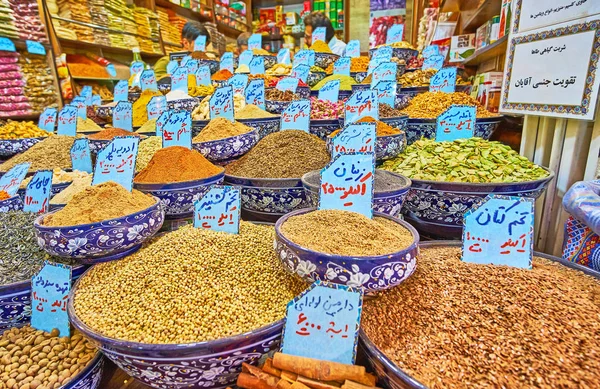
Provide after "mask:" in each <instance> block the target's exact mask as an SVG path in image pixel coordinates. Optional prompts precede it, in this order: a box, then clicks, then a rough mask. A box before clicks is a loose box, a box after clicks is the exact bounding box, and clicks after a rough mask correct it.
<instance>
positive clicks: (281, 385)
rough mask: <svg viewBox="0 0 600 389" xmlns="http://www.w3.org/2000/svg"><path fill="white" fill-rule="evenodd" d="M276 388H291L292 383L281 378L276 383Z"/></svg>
mask: <svg viewBox="0 0 600 389" xmlns="http://www.w3.org/2000/svg"><path fill="white" fill-rule="evenodd" d="M277 389H292V384H290V383H289V382H288V381H287V380H285V379H283V378H282V379H280V380H279V382H278V383H277Z"/></svg>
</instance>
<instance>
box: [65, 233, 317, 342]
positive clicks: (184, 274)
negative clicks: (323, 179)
mask: <svg viewBox="0 0 600 389" xmlns="http://www.w3.org/2000/svg"><path fill="white" fill-rule="evenodd" d="M274 238H275V234H274V229H273V227H268V226H260V225H254V224H251V223H247V222H244V221H241V222H240V232H239V234H227V233H224V232H215V231H210V230H205V229H201V228H193V227H192V226H186V227H182V228H180V229H179V230H177V231H174V232H171V233H169V234H167V235H165V236H163V237H161V238H160V239H158V240H157V241H156V242H154V243H153V244H151V245H149V246H147V247H146V248H143V249H142V250H140V251H138V252H137V253H135V254H134V255H131V256H129V257H127V258H125V259H122V260H120V261H114V262H108V263H104V264H100V265H97V266H95V267H94V268H93V269H92V270H91V271H89V272H88V273H87V274H86V275H85V276H83V277H82V278H81V281H80V283H79V288H78V289H77V291H76V292H75V299H74V305H75V311H76V313H77V316H78V317H79V318H80V319H81V320H83V322H84V323H86V324H87V325H88V326H90V327H92V328H93V329H95V330H96V331H99V332H101V333H102V334H104V335H105V336H109V337H112V338H117V339H124V340H130V341H135V342H143V343H190V342H200V341H205V340H212V339H218V338H223V337H227V336H232V335H236V334H240V333H243V332H246V331H250V330H254V329H257V328H259V327H262V326H265V325H267V324H270V323H273V322H274V321H276V320H279V319H282V318H283V317H284V315H285V307H286V304H287V303H288V302H289V301H290V300H291V299H293V298H294V297H295V296H296V295H297V294H298V293H299V292H300V291H302V290H304V288H305V285H304V284H303V283H302V282H301V281H299V280H296V279H295V278H294V277H291V276H290V275H289V274H287V273H286V271H285V270H284V268H283V266H282V265H281V263H280V261H279V260H278V259H277V257H276V255H275V253H274V251H273V240H274ZM274 280H276V282H274ZM115 293H118V296H116V295H115Z"/></svg>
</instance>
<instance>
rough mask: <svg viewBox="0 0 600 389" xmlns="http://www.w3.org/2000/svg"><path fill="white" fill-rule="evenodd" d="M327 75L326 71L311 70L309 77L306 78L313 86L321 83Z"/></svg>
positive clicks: (309, 84)
mask: <svg viewBox="0 0 600 389" xmlns="http://www.w3.org/2000/svg"><path fill="white" fill-rule="evenodd" d="M325 77H327V73H325V72H309V73H308V78H307V79H306V83H307V84H308V86H310V87H311V88H312V87H313V86H315V85H317V84H318V83H319V81H321V80H322V79H324V78H325Z"/></svg>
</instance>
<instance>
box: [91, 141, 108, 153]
mask: <svg viewBox="0 0 600 389" xmlns="http://www.w3.org/2000/svg"><path fill="white" fill-rule="evenodd" d="M110 142H111V141H110V140H107V139H89V141H88V145H89V146H90V153H92V155H95V154H98V152H99V151H100V150H102V149H103V148H104V147H106V145H108V144H109V143H110Z"/></svg>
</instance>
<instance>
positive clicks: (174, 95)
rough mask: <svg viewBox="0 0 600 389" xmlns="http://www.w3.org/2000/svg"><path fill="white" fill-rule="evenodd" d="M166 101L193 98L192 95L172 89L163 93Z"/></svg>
mask: <svg viewBox="0 0 600 389" xmlns="http://www.w3.org/2000/svg"><path fill="white" fill-rule="evenodd" d="M165 97H166V98H167V101H177V100H189V99H193V97H192V96H190V95H188V94H187V93H185V92H183V91H180V90H172V91H170V92H169V93H167V94H166V95H165Z"/></svg>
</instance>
